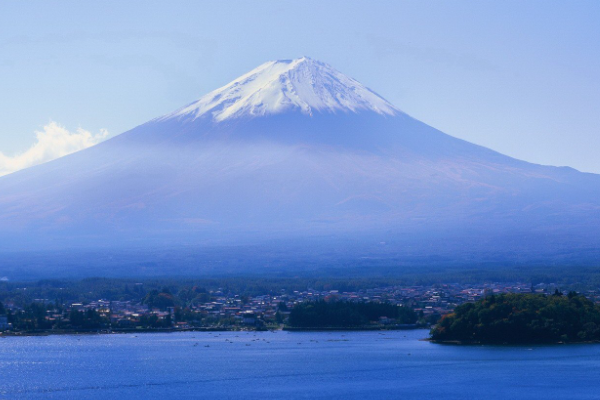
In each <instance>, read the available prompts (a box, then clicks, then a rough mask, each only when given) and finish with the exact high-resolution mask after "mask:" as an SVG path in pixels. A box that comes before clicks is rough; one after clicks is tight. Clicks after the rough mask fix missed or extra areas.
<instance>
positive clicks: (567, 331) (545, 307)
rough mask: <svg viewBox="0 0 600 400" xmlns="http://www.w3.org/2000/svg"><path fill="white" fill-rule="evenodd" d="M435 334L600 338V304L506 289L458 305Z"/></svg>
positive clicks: (442, 338) (491, 338)
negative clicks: (505, 291)
mask: <svg viewBox="0 0 600 400" xmlns="http://www.w3.org/2000/svg"><path fill="white" fill-rule="evenodd" d="M431 339H432V340H434V341H439V342H452V341H458V342H464V343H511V344H518V343H522V344H526V343H557V342H585V341H598V340H600V306H598V305H595V304H594V303H592V302H591V301H590V300H588V299H586V298H585V297H584V296H579V295H577V294H576V293H575V292H570V293H569V295H568V296H563V295H562V294H561V293H559V292H558V291H557V292H556V293H555V294H554V295H552V296H545V295H538V294H501V295H492V296H488V297H486V298H484V299H482V300H480V301H478V302H476V303H466V304H463V305H461V306H458V307H456V309H455V311H454V313H452V314H448V315H446V316H444V317H443V318H442V319H441V320H440V322H439V323H438V324H437V325H436V326H435V327H434V328H433V329H432V330H431Z"/></svg>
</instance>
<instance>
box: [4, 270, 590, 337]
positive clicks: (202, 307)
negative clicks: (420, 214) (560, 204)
mask: <svg viewBox="0 0 600 400" xmlns="http://www.w3.org/2000/svg"><path fill="white" fill-rule="evenodd" d="M556 289H558V287H557V286H556V285H554V284H539V285H535V286H532V285H531V284H526V283H518V282H517V283H512V284H506V283H489V284H482V285H477V286H469V285H462V284H458V283H454V284H439V285H431V286H406V287H404V286H389V287H381V288H374V289H364V290H358V291H338V290H325V291H323V290H313V289H307V290H304V291H289V292H288V291H285V290H281V292H280V293H279V294H266V295H260V296H255V297H249V298H248V297H245V296H241V295H239V294H235V293H225V292H224V291H223V290H214V291H211V292H210V296H209V300H208V301H206V302H198V303H191V304H187V305H184V306H183V307H181V306H180V307H167V308H165V309H152V308H149V307H148V306H147V305H146V304H143V303H142V302H141V301H109V300H98V301H92V302H89V303H87V304H83V303H71V304H65V305H63V306H62V307H61V309H62V310H61V312H58V310H57V309H53V307H52V306H51V305H52V304H54V301H51V300H47V299H38V300H36V301H37V302H42V303H45V304H47V305H48V306H49V307H48V315H47V316H46V318H47V319H48V320H50V321H53V320H56V319H59V318H62V319H65V318H68V315H69V313H70V312H71V310H76V311H83V312H85V311H87V310H94V311H95V312H97V313H98V314H100V315H101V316H102V317H104V318H105V319H106V320H107V321H110V326H111V328H113V329H118V328H123V329H135V328H142V327H145V326H143V325H144V323H147V321H148V317H152V318H153V319H154V321H155V322H156V321H158V322H159V323H162V325H161V326H163V327H164V326H168V327H170V328H176V329H177V328H178V329H185V328H192V327H198V326H204V327H224V326H240V327H244V326H245V327H257V326H269V325H271V326H273V325H276V324H280V323H283V322H284V321H285V319H286V318H287V316H288V315H289V313H290V310H291V309H292V308H293V307H294V306H295V305H296V304H298V303H302V302H307V301H317V300H324V301H350V302H387V303H391V304H395V305H398V306H403V307H410V308H413V309H414V310H415V311H416V312H417V313H418V314H419V315H420V316H421V317H423V318H427V317H428V316H431V317H432V318H434V317H436V316H439V315H444V314H446V313H449V312H451V311H452V310H453V309H454V308H455V307H456V306H458V305H460V304H463V303H466V302H474V301H477V300H478V299H479V298H481V297H484V296H487V295H490V294H499V293H532V292H535V293H549V294H550V293H554V291H555V290H556ZM586 295H587V296H588V297H590V298H591V299H592V300H594V301H596V302H600V293H598V292H596V291H589V292H587V293H586ZM5 307H6V308H8V309H13V310H14V309H17V308H18V307H15V305H14V304H12V303H10V302H9V303H7V304H5ZM8 327H9V325H8V321H7V319H6V317H5V316H0V330H5V329H7V328H8Z"/></svg>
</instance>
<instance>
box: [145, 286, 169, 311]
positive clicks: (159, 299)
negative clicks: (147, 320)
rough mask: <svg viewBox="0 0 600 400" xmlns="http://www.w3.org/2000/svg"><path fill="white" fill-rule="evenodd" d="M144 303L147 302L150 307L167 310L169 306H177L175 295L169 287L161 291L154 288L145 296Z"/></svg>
mask: <svg viewBox="0 0 600 400" xmlns="http://www.w3.org/2000/svg"><path fill="white" fill-rule="evenodd" d="M143 303H144V304H147V305H148V307H150V308H158V309H161V310H166V309H167V308H168V307H174V306H175V297H174V296H173V295H172V294H171V292H170V291H169V289H167V288H164V289H162V290H161V291H160V292H159V291H158V290H152V291H150V292H149V293H148V294H147V295H146V297H144V301H143Z"/></svg>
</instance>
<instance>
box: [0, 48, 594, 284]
mask: <svg viewBox="0 0 600 400" xmlns="http://www.w3.org/2000/svg"><path fill="white" fill-rule="evenodd" d="M599 235H600V176H599V175H594V174H587V173H582V172H579V171H576V170H574V169H572V168H568V167H551V166H542V165H536V164H531V163H527V162H525V161H520V160H516V159H514V158H511V157H508V156H505V155H502V154H500V153H497V152H495V151H492V150H490V149H487V148H484V147H481V146H477V145H474V144H471V143H468V142H466V141H463V140H460V139H457V138H454V137H452V136H449V135H446V134H444V133H442V132H440V131H438V130H437V129H435V128H432V127H430V126H428V125H426V124H425V123H422V122H420V121H418V120H416V119H414V118H412V117H410V116H409V115H407V114H405V113H403V112H402V111H400V110H399V109H398V108H396V107H395V106H394V105H392V104H390V103H389V102H388V101H386V100H385V99H383V98H382V97H380V96H379V95H377V94H376V93H375V92H373V91H371V90H370V89H368V88H366V87H365V86H363V85H362V84H360V83H359V82H357V81H356V80H354V79H352V78H349V77H348V76H346V75H344V74H342V73H340V72H338V71H337V70H335V69H334V68H332V67H331V66H329V65H327V64H325V63H321V62H319V61H316V60H312V59H310V58H306V57H304V58H300V59H296V60H282V61H272V62H267V63H265V64H263V65H261V66H259V67H258V68H256V69H254V70H252V71H250V72H248V73H247V74H245V75H242V76H241V77H239V78H237V79H235V80H234V81H232V82H231V83H229V84H227V85H225V86H223V87H222V88H219V89H217V90H215V91H213V92H210V93H208V94H207V95H205V96H204V97H202V98H200V99H199V100H198V101H196V102H193V103H191V104H189V105H187V106H185V107H182V108H180V109H179V110H176V111H174V112H172V113H169V114H167V115H164V116H162V117H159V118H156V119H153V120H151V121H149V122H147V123H145V124H143V125H140V126H138V127H136V128H134V129H132V130H130V131H128V132H125V133H123V134H121V135H118V136H116V137H114V138H112V139H110V140H107V141H105V142H103V143H101V144H99V145H96V146H94V147H92V148H89V149H86V150H83V151H80V152H77V153H74V154H71V155H69V156H66V157H63V158H60V159H57V160H55V161H52V162H49V163H46V164H43V165H39V166H36V167H32V168H29V169H26V170H23V171H19V172H16V173H13V174H10V175H7V176H4V177H1V178H0V243H2V244H0V248H2V249H3V254H5V255H6V254H8V253H9V252H8V251H9V250H14V251H18V250H19V251H20V250H23V251H26V250H27V251H30V250H41V249H53V250H54V251H58V252H68V251H71V250H69V249H74V248H84V247H85V248H89V249H92V248H99V249H100V248H102V249H107V248H111V247H114V246H123V247H127V246H133V247H136V248H138V249H139V248H148V249H149V251H150V250H153V249H157V248H160V247H161V246H163V247H165V248H167V247H169V246H179V245H182V246H183V245H185V246H188V247H190V248H195V249H201V248H207V247H210V246H230V245H234V244H247V245H251V244H252V245H254V244H256V245H258V244H261V243H262V244H265V243H267V244H268V245H269V246H271V248H273V247H277V246H280V245H281V246H284V247H285V246H287V245H288V244H289V243H294V244H295V245H296V246H300V245H299V243H304V244H303V245H302V246H301V247H302V249H303V251H304V252H305V254H309V253H310V249H311V246H313V245H314V248H320V249H321V251H323V252H325V253H328V252H330V251H333V250H331V249H334V248H335V249H337V250H336V251H337V253H336V252H334V253H335V254H338V255H340V254H342V255H344V257H348V259H349V260H351V259H352V258H353V257H354V258H357V259H358V258H360V257H367V256H369V257H370V256H375V257H379V258H383V259H385V258H386V257H388V258H390V259H392V258H393V259H394V260H403V259H404V260H409V259H410V260H418V261H414V262H417V263H426V262H430V261H431V260H433V259H437V260H442V261H440V262H444V261H443V260H446V261H448V262H455V263H463V264H465V263H485V262H495V263H499V264H501V263H506V262H511V263H514V262H518V263H528V262H542V263H561V262H565V263H575V262H576V263H588V262H595V261H597V260H598V253H599V251H598V250H599V247H600V246H599V245H600V242H599V239H598V238H599V237H600V236H599ZM284 243H288V244H284ZM329 244H330V245H329ZM284 247H282V248H284ZM73 251H74V250H73ZM10 254H12V255H11V257H13V258H11V260H15V258H14V257H16V256H15V254H16V253H13V252H10ZM61 254H63V253H61ZM281 254H285V252H283V253H281ZM335 254H333V255H331V254H330V255H331V257H333V258H335V257H336V255H335ZM257 257H258V256H257ZM282 257H283V259H285V256H282ZM340 257H341V256H340ZM17 258H18V257H17ZM257 259H260V257H258V258H257ZM2 262H3V261H2V256H0V274H1V273H2V267H1V265H9V264H10V263H9V262H7V261H6V258H5V260H4V264H2ZM261 262H262V261H257V264H261ZM282 262H284V261H282ZM41 264H43V262H42V263H40V265H41ZM10 265H13V264H10ZM6 268H8V267H6ZM165 268H167V267H165ZM199 268H200V267H199Z"/></svg>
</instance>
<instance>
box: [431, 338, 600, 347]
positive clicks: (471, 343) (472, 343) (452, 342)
mask: <svg viewBox="0 0 600 400" xmlns="http://www.w3.org/2000/svg"><path fill="white" fill-rule="evenodd" d="M422 340H423V341H425V342H430V343H435V344H441V345H448V346H549V345H553V346H557V345H569V344H600V340H588V341H577V342H562V341H558V342H519V343H511V342H480V341H470V340H434V339H430V338H426V339H422Z"/></svg>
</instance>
